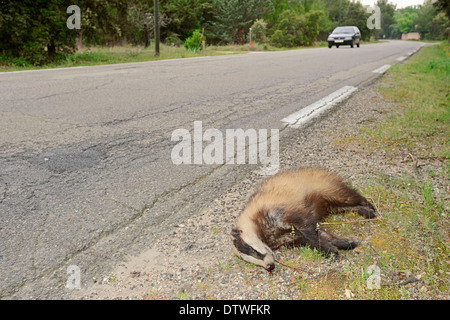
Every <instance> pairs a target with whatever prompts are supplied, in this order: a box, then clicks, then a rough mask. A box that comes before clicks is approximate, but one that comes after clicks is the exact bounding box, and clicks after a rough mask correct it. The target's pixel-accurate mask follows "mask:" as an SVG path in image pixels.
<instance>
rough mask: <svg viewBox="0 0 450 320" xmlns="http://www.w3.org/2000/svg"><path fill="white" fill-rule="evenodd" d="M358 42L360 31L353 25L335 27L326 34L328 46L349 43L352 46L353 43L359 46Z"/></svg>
mask: <svg viewBox="0 0 450 320" xmlns="http://www.w3.org/2000/svg"><path fill="white" fill-rule="evenodd" d="M360 42H361V32H360V31H359V29H358V27H355V26H345V27H337V28H336V29H334V30H333V32H332V33H331V34H330V35H329V36H328V48H331V47H332V46H336V48H339V46H341V45H350V47H352V48H353V47H354V45H355V44H356V46H357V47H358V48H359V44H360Z"/></svg>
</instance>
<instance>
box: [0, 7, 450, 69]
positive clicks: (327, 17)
mask: <svg viewBox="0 0 450 320" xmlns="http://www.w3.org/2000/svg"><path fill="white" fill-rule="evenodd" d="M388 1H389V0H378V3H377V5H378V6H379V7H380V10H381V29H380V30H377V29H372V30H369V29H368V28H367V26H366V22H367V19H368V18H369V16H370V15H371V12H367V9H366V8H365V7H363V6H362V5H361V3H359V2H353V1H350V0H160V1H159V7H160V27H161V40H162V41H165V42H166V43H170V44H173V45H181V44H183V43H184V42H185V41H186V40H187V39H190V40H188V43H187V48H188V47H189V48H191V47H192V46H194V47H196V48H198V38H199V35H198V30H201V29H202V28H204V29H205V36H206V37H207V38H208V44H229V43H237V44H243V43H247V42H248V41H249V30H250V28H251V27H253V28H252V30H253V33H252V35H253V41H256V42H259V43H268V44H270V45H273V46H277V47H293V46H304V45H311V44H313V43H314V42H315V41H318V40H322V41H323V40H326V37H327V35H328V33H329V32H331V31H332V29H333V28H334V27H336V26H338V25H356V26H358V27H359V29H360V30H361V32H362V37H363V39H364V40H368V39H369V38H370V37H381V38H400V37H401V34H402V33H407V32H419V33H420V34H421V37H422V38H423V39H444V38H448V37H449V32H450V23H449V6H448V1H447V0H437V2H436V3H435V4H434V5H433V4H431V2H426V3H425V4H424V5H422V6H417V7H407V8H403V9H397V8H396V6H395V5H393V4H390V3H389V2H388ZM72 4H76V5H77V6H79V7H80V10H81V29H79V30H77V29H69V28H67V26H66V20H67V19H68V17H69V16H70V14H68V13H67V12H66V9H67V7H68V6H69V5H72ZM153 29H154V20H153V1H152V0H79V1H76V0H20V1H19V0H0V39H1V41H0V59H1V60H7V59H12V58H14V59H16V62H17V59H19V60H20V59H22V60H23V61H26V62H28V63H30V62H31V63H34V64H43V63H46V62H48V61H52V60H57V59H63V58H64V56H65V55H66V54H68V53H70V52H73V51H74V50H76V44H77V43H78V45H85V46H86V45H87V46H89V45H101V46H110V45H124V44H132V45H145V46H148V45H149V43H150V39H151V38H152V37H153ZM196 31H197V32H196Z"/></svg>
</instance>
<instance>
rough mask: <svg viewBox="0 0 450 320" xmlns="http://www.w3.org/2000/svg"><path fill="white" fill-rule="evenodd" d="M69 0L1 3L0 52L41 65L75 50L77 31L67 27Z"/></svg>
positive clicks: (27, 0)
mask: <svg viewBox="0 0 450 320" xmlns="http://www.w3.org/2000/svg"><path fill="white" fill-rule="evenodd" d="M72 2H73V1H69V0H65V1H64V0H23V1H1V2H0V38H1V39H2V41H0V52H3V54H6V55H8V56H10V57H15V58H20V59H22V60H23V61H26V62H28V63H32V64H36V65H41V64H44V63H46V62H48V61H53V60H55V59H58V58H63V57H64V56H65V55H66V54H68V53H71V52H73V51H74V50H75V44H76V38H77V36H78V31H77V30H76V29H69V28H67V25H66V21H67V18H68V17H69V14H67V13H66V10H67V7H69V6H70V5H71V4H72Z"/></svg>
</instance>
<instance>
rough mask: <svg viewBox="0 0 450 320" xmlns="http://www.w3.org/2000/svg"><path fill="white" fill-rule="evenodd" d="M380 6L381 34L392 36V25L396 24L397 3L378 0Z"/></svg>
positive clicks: (387, 36)
mask: <svg viewBox="0 0 450 320" xmlns="http://www.w3.org/2000/svg"><path fill="white" fill-rule="evenodd" d="M376 5H377V6H378V7H379V8H380V13H381V32H380V33H381V34H383V35H385V36H386V38H392V34H391V28H390V26H391V25H393V24H395V23H396V21H395V18H394V13H395V9H396V5H395V4H391V3H388V0H378V1H377V4H376Z"/></svg>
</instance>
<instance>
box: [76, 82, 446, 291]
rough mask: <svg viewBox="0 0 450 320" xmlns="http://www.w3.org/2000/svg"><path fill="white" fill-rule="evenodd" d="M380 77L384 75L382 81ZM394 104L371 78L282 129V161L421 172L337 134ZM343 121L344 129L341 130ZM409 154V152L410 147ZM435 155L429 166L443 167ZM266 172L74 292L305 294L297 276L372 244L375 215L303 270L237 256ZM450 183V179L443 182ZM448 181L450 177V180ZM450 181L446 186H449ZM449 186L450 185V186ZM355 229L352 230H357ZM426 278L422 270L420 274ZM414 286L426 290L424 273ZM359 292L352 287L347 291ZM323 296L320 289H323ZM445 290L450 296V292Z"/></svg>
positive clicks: (289, 254)
mask: <svg viewBox="0 0 450 320" xmlns="http://www.w3.org/2000/svg"><path fill="white" fill-rule="evenodd" d="M376 83H377V84H379V82H376ZM390 112H392V105H391V104H390V103H389V102H387V101H385V100H384V99H383V98H382V97H381V95H380V94H379V93H378V91H377V89H376V85H375V86H374V85H369V86H366V87H363V88H361V89H359V90H358V91H357V92H356V93H355V94H353V96H352V97H351V99H349V100H347V101H345V102H344V103H341V104H340V105H338V106H336V107H334V109H333V110H332V111H330V112H328V113H327V114H326V115H323V116H322V117H321V118H319V119H317V120H316V121H314V123H311V124H309V125H308V126H306V127H303V128H300V129H286V130H284V131H283V133H282V135H281V141H282V143H281V144H280V149H281V150H280V165H281V168H282V170H287V169H291V168H298V167H325V168H328V169H330V170H332V171H334V172H336V173H338V174H340V175H342V176H343V177H344V178H345V179H346V180H347V181H349V182H350V183H351V184H352V185H353V186H356V187H359V186H364V185H366V184H368V183H369V182H370V179H371V178H372V177H373V176H374V175H376V174H383V175H387V176H396V175H398V174H399V172H405V171H408V172H410V173H411V175H415V176H417V177H418V178H420V172H417V170H415V168H414V167H413V165H412V164H411V162H402V161H399V159H402V157H405V155H404V154H398V155H396V156H395V157H398V158H392V155H388V154H386V153H385V152H384V151H381V150H372V151H364V150H362V151H361V150H357V144H356V149H355V148H341V147H339V146H337V145H336V144H335V143H334V142H335V141H336V139H341V138H345V137H349V136H352V135H356V134H357V133H358V130H359V127H360V126H362V125H364V124H365V123H367V122H375V121H379V120H381V119H383V118H384V117H385V116H386V114H389V113H390ZM341 128H343V130H341ZM406 156H407V155H406ZM439 165H440V164H439V163H433V162H432V161H431V160H430V161H429V162H428V163H426V164H425V163H424V164H423V167H424V170H425V167H429V168H431V167H436V168H437V167H438V166H439ZM263 178H264V177H263V176H261V175H260V174H259V172H258V171H257V170H255V171H253V172H251V173H250V174H249V175H248V176H247V177H246V179H244V180H242V181H240V182H238V183H237V184H235V185H234V186H233V187H231V188H230V189H229V190H227V192H225V193H224V194H223V195H222V196H220V197H219V198H217V199H216V200H215V201H214V202H212V203H211V204H210V205H209V206H208V207H206V208H203V209H202V210H200V212H199V214H198V215H196V216H192V217H190V218H189V219H187V220H186V221H182V222H180V223H179V224H178V225H176V226H175V227H174V230H173V232H171V233H170V234H168V235H165V236H163V237H161V238H159V239H158V240H157V241H156V242H155V243H154V245H153V246H152V247H151V248H149V249H148V250H147V251H145V252H142V253H141V254H140V255H139V256H134V257H129V259H128V260H127V261H126V262H123V263H122V264H120V265H119V266H117V268H116V269H115V270H113V271H112V272H110V273H109V274H105V275H104V277H103V278H102V279H95V282H96V283H95V284H94V285H92V286H89V287H82V288H81V289H80V290H74V292H73V298H74V299H93V300H95V299H194V300H198V299H299V298H300V299H301V298H311V296H305V295H304V294H303V293H302V291H301V290H299V287H298V285H293V284H294V283H297V282H295V281H294V279H297V280H298V279H300V278H301V279H326V281H333V277H337V276H338V275H336V274H335V273H333V271H335V270H341V269H344V268H347V267H348V266H349V265H351V264H352V261H354V259H356V258H357V257H358V255H362V254H363V252H364V250H368V249H367V248H368V246H369V243H370V228H371V227H373V223H372V222H370V223H367V224H359V225H358V226H357V228H362V229H364V230H366V231H367V234H369V236H368V238H362V239H358V240H361V241H362V244H361V246H360V247H358V248H356V249H355V250H352V251H349V252H345V254H344V256H343V258H342V259H340V260H332V259H319V260H314V259H309V260H308V261H306V262H305V264H304V265H303V267H302V270H294V269H292V268H288V267H285V266H281V265H278V266H277V268H276V269H275V271H274V273H273V275H269V274H268V273H267V272H266V271H265V270H263V269H262V268H259V267H256V266H249V265H248V264H246V263H244V262H243V261H241V260H239V259H237V258H236V257H235V256H234V255H233V252H232V243H231V237H230V230H231V228H232V226H233V224H234V220H235V218H236V217H237V216H238V214H239V213H240V211H241V210H242V209H243V207H244V206H245V204H246V201H247V199H248V197H249V196H250V195H251V194H252V191H253V190H254V189H255V188H256V186H257V185H258V184H259V183H260V182H261V181H262V179H263ZM442 183H443V184H445V182H442ZM447 185H448V182H447ZM444 187H445V186H444ZM447 188H448V186H447ZM352 236H353V235H350V236H349V237H352ZM297 253H298V251H296V250H295V249H292V250H285V251H284V252H282V253H279V254H282V255H283V257H284V260H289V258H292V259H295V255H296V254H297ZM415 279H416V280H420V276H417V277H416V278H415ZM417 282H418V284H417V286H416V287H414V286H413V285H411V286H410V287H411V288H412V289H411V290H412V291H414V292H418V290H420V288H421V285H420V281H417ZM339 296H340V297H341V298H342V299H346V298H351V297H352V293H351V291H346V290H345V291H344V290H342V292H340V293H339ZM318 298H320V297H318ZM444 298H445V296H444Z"/></svg>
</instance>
